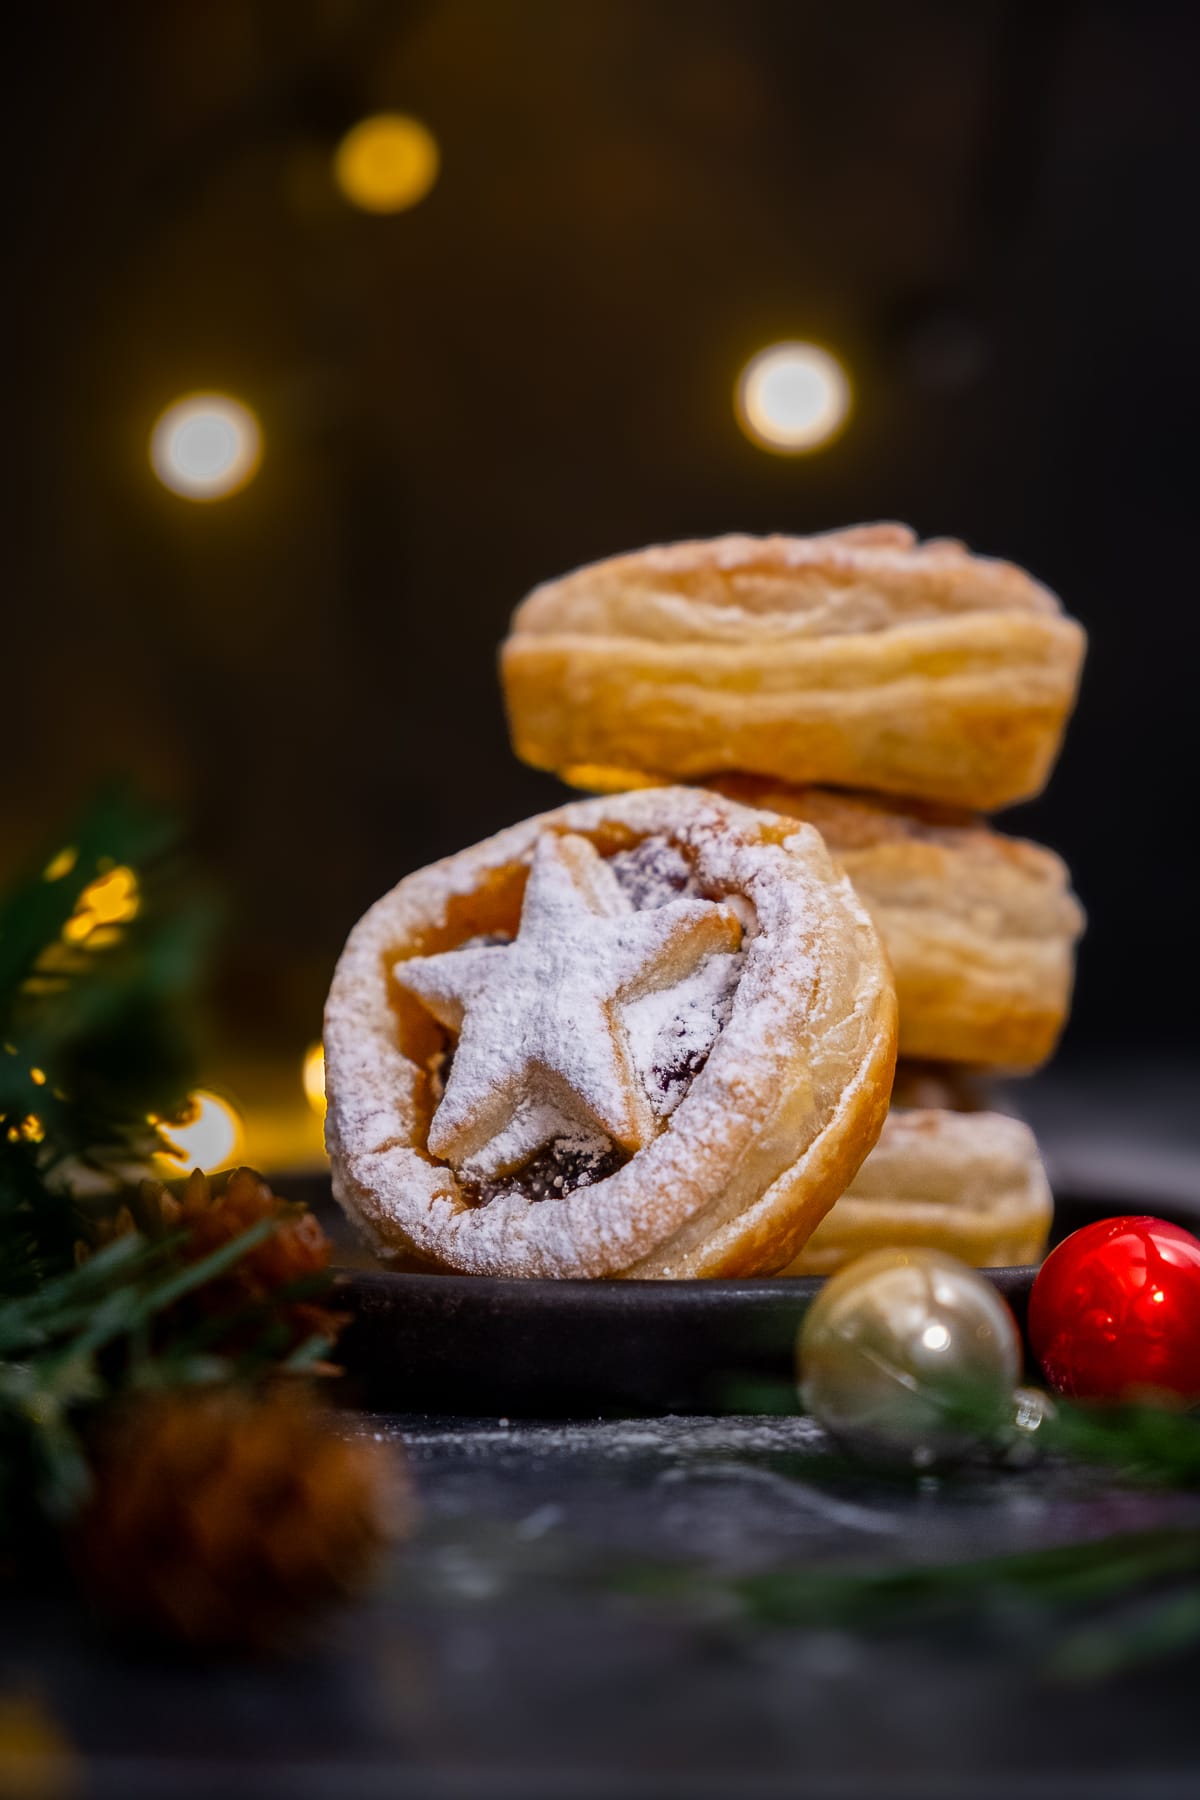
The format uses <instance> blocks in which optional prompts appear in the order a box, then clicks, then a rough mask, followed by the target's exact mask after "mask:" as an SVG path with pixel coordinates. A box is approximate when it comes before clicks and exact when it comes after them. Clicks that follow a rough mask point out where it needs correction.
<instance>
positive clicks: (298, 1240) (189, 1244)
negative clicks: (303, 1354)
mask: <svg viewBox="0 0 1200 1800" xmlns="http://www.w3.org/2000/svg"><path fill="white" fill-rule="evenodd" d="M137 1211H138V1216H139V1223H141V1225H142V1229H144V1230H146V1231H147V1232H148V1235H151V1236H157V1235H159V1234H160V1233H161V1232H163V1231H178V1230H183V1231H185V1232H186V1233H187V1237H186V1240H185V1244H184V1250H183V1254H184V1257H185V1259H186V1260H187V1261H188V1262H200V1261H201V1260H202V1259H203V1258H204V1257H206V1256H210V1255H211V1254H212V1252H213V1251H214V1250H219V1249H220V1248H221V1246H222V1245H223V1244H227V1243H229V1242H230V1241H231V1240H232V1239H233V1238H236V1237H240V1236H241V1234H242V1233H243V1232H244V1231H248V1230H249V1229H250V1227H251V1226H252V1225H257V1224H258V1223H259V1221H260V1220H262V1219H275V1220H277V1221H278V1224H277V1226H276V1229H275V1230H274V1231H273V1232H272V1233H271V1235H270V1236H269V1237H268V1238H266V1239H265V1240H264V1241H263V1242H262V1243H261V1244H258V1245H256V1246H255V1248H254V1249H252V1250H249V1251H247V1253H246V1255H245V1256H243V1257H241V1258H240V1259H239V1260H238V1262H236V1263H235V1264H234V1266H233V1267H232V1268H231V1269H229V1270H228V1271H227V1272H226V1273H225V1274H224V1275H221V1276H218V1277H217V1279H216V1280H214V1281H210V1282H207V1283H206V1284H205V1286H204V1287H202V1288H200V1289H198V1290H197V1292H196V1293H195V1294H194V1295H192V1296H191V1297H190V1300H189V1303H188V1309H189V1310H190V1311H193V1312H194V1311H199V1312H202V1313H204V1314H205V1315H206V1316H209V1317H220V1316H228V1317H231V1318H232V1317H234V1316H236V1315H237V1314H238V1313H240V1312H242V1311H243V1310H244V1309H247V1308H262V1307H263V1306H265V1305H270V1306H271V1310H272V1315H273V1317H274V1318H275V1319H277V1320H279V1321H280V1322H281V1323H282V1324H283V1325H285V1326H286V1328H287V1341H286V1343H284V1344H282V1345H281V1346H280V1352H281V1354H283V1355H286V1353H287V1351H288V1350H290V1349H294V1348H295V1347H296V1345H297V1344H302V1343H304V1342H305V1341H306V1340H307V1339H308V1338H311V1337H327V1338H330V1339H331V1340H332V1339H336V1337H337V1335H338V1332H339V1331H340V1330H341V1328H342V1326H343V1324H344V1323H345V1316H344V1314H342V1313H339V1312H336V1311H335V1310H334V1309H333V1308H332V1307H329V1306H326V1305H323V1304H322V1303H321V1301H320V1300H319V1299H313V1298H305V1297H303V1296H297V1295H294V1294H292V1295H285V1290H286V1289H288V1288H291V1287H293V1286H295V1285H297V1284H299V1283H302V1282H308V1283H311V1282H313V1281H314V1280H316V1279H317V1278H319V1277H321V1276H323V1275H324V1274H325V1272H326V1270H327V1269H328V1267H329V1261H330V1258H331V1256H332V1255H333V1245H332V1244H331V1243H330V1241H329V1239H328V1238H327V1237H326V1235H325V1233H324V1231H323V1230H322V1228H321V1225H320V1223H319V1221H318V1220H317V1219H316V1217H315V1216H314V1215H313V1214H312V1213H311V1212H309V1210H308V1208H307V1207H306V1206H302V1205H294V1204H293V1203H292V1202H290V1201H288V1200H281V1199H280V1198H279V1196H278V1195H277V1194H273V1193H272V1192H271V1189H270V1187H269V1186H268V1184H267V1183H266V1182H265V1181H264V1180H263V1178H262V1176H261V1175H259V1174H257V1173H256V1171H255V1170H254V1169H235V1171H234V1172H233V1174H232V1175H230V1176H229V1177H228V1179H227V1180H226V1182H225V1184H224V1186H222V1187H220V1188H214V1186H213V1184H212V1182H211V1181H210V1180H209V1178H208V1176H207V1175H205V1174H203V1173H202V1172H201V1170H199V1169H195V1170H193V1172H192V1174H191V1175H190V1176H189V1177H188V1180H187V1183H186V1185H185V1187H184V1190H183V1194H182V1197H181V1198H180V1199H178V1200H177V1199H175V1197H174V1195H172V1194H171V1192H170V1190H169V1189H167V1188H165V1187H163V1186H162V1184H161V1183H158V1182H148V1181H147V1182H143V1183H142V1187H141V1190H140V1193H139V1196H138V1203H137ZM280 1296H283V1297H280ZM249 1335H250V1336H251V1337H252V1336H253V1335H254V1333H253V1331H251V1332H250V1334H249ZM226 1347H227V1348H228V1347H231V1346H228V1345H227V1346H226Z"/></svg>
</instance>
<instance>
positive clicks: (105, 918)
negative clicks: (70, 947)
mask: <svg viewBox="0 0 1200 1800" xmlns="http://www.w3.org/2000/svg"><path fill="white" fill-rule="evenodd" d="M140 904H141V900H140V897H139V894H138V881H137V876H136V875H135V874H134V872H133V870H132V869H127V868H125V867H123V866H122V867H118V868H115V869H109V870H107V871H106V872H105V873H104V874H103V875H97V877H96V879H95V881H90V882H89V883H88V885H87V887H85V888H84V890H83V892H82V894H80V896H79V899H78V900H77V901H76V903H75V911H74V912H73V913H72V915H71V917H70V918H69V919H68V920H67V922H66V924H65V925H64V926H63V930H62V934H63V937H64V938H65V939H66V941H67V943H68V944H86V943H88V942H89V941H90V940H98V941H99V942H104V943H108V942H112V941H113V940H112V939H111V938H110V937H108V936H107V935H101V934H105V933H106V932H107V929H108V928H109V927H112V926H117V925H128V923H129V921H130V920H131V919H136V917H137V914H138V908H139V906H140Z"/></svg>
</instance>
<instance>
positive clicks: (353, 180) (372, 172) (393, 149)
mask: <svg viewBox="0 0 1200 1800" xmlns="http://www.w3.org/2000/svg"><path fill="white" fill-rule="evenodd" d="M440 166H441V153H440V152H439V150H438V146H437V139H436V138H435V137H434V135H433V133H432V132H431V131H430V130H429V128H428V127H427V126H425V125H422V123H421V121H420V119H413V118H410V117H409V116H408V114H407V113H374V114H372V116H371V117H370V118H369V119H362V120H360V122H359V123H358V124H357V125H355V126H353V127H352V128H351V129H350V130H349V131H348V132H347V133H346V135H345V137H344V138H343V139H342V141H341V143H340V144H339V145H338V147H337V150H336V152H335V153H334V159H333V173H334V178H335V179H336V181H337V184H338V186H339V188H340V189H341V190H342V193H343V195H344V196H345V198H346V199H347V200H348V201H349V202H350V204H351V206H357V207H358V208H359V210H360V211H362V212H371V213H396V212H405V211H406V210H407V209H408V208H409V207H410V206H415V205H416V204H417V202H418V201H419V200H423V199H424V198H425V196H426V194H427V193H428V192H429V190H430V188H431V187H432V186H433V184H434V182H435V181H436V180H437V178H438V169H439V167H440Z"/></svg>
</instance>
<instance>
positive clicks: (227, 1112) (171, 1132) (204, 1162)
mask: <svg viewBox="0 0 1200 1800" xmlns="http://www.w3.org/2000/svg"><path fill="white" fill-rule="evenodd" d="M154 1123H156V1124H157V1125H158V1128H159V1130H160V1132H161V1133H162V1138H163V1148H162V1152H161V1160H162V1162H163V1163H164V1164H165V1165H167V1167H168V1168H169V1169H170V1171H171V1172H172V1173H175V1174H179V1175H187V1174H190V1173H191V1171H192V1170H193V1169H204V1170H206V1171H208V1170H212V1169H223V1168H226V1167H227V1166H228V1165H229V1164H230V1163H231V1162H232V1161H233V1159H234V1157H235V1156H236V1154H237V1151H238V1148H239V1146H240V1144H241V1141H242V1121H241V1118H240V1116H239V1114H238V1112H237V1109H236V1107H234V1106H232V1105H231V1104H230V1102H229V1101H228V1100H226V1099H224V1098H223V1097H222V1096H221V1095H220V1094H213V1093H210V1092H209V1091H208V1090H207V1089H205V1088H198V1089H197V1090H196V1092H195V1093H194V1094H192V1095H191V1097H190V1106H189V1109H188V1112H187V1113H186V1114H185V1116H184V1117H183V1119H181V1120H179V1121H176V1120H174V1119H172V1120H169V1121H167V1120H155V1121H154Z"/></svg>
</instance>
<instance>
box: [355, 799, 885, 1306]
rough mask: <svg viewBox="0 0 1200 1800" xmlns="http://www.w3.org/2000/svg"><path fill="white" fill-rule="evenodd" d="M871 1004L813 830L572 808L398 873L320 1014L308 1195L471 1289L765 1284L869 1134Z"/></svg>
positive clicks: (855, 940)
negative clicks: (317, 1189)
mask: <svg viewBox="0 0 1200 1800" xmlns="http://www.w3.org/2000/svg"><path fill="white" fill-rule="evenodd" d="M895 1013H896V1007H895V992H894V989H893V986H892V981H891V975H890V971H889V968H888V964H887V959H886V955H885V953H884V951H883V949H882V946H881V944H880V942H879V939H878V936H877V934H876V932H875V929H874V927H873V925H872V923H871V920H870V917H869V915H868V913H867V912H866V910H865V908H864V907H863V905H862V902H861V901H860V900H859V898H858V896H857V895H856V894H855V892H854V890H853V888H852V886H851V885H850V883H849V881H848V880H847V879H846V877H845V876H844V875H843V874H842V873H841V872H840V871H838V870H837V869H835V867H834V865H833V864H832V862H831V861H830V858H829V856H828V853H827V852H826V850H825V847H824V845H823V843H822V841H821V839H820V837H819V835H818V834H817V832H816V831H815V830H813V829H812V828H811V827H810V826H808V825H805V824H802V823H797V821H795V820H794V819H785V818H782V817H778V816H775V815H773V814H770V813H766V812H760V811H755V810H751V809H749V808H746V807H742V806H739V805H737V804H736V803H734V802H732V801H729V800H725V799H723V798H721V797H719V796H716V795H712V794H706V793H703V792H698V791H695V790H692V789H678V788H658V789H654V790H652V791H647V792H642V793H636V794H626V795H623V796H620V797H614V798H611V799H599V800H590V801H580V802H578V803H576V804H574V805H569V806H564V807H562V808H560V809H558V810H557V811H554V812H550V813H545V814H543V815H542V816H541V817H539V818H535V819H530V820H527V821H526V822H525V823H524V824H521V825H516V826H513V827H512V828H511V829H509V830H507V831H502V832H501V833H499V835H498V836H496V837H493V838H490V839H488V840H487V841H486V842H485V843H482V844H478V845H476V846H475V847H474V848H473V849H470V850H465V851H463V852H461V853H460V854H459V855H457V856H451V857H448V858H447V859H446V860H444V861H443V862H440V863H436V864H434V865H433V866H432V867H430V868H427V869H422V870H419V871H418V872H417V873H416V874H414V875H410V876H408V877H407V878H406V879H405V880H403V881H402V882H400V884H399V886H398V887H396V888H394V889H393V890H392V892H391V893H390V894H387V895H385V897H384V898H383V899H382V900H380V901H379V902H378V903H377V904H376V905H375V906H374V907H372V908H371V910H370V911H369V912H368V913H367V914H366V916H365V917H364V918H363V919H362V920H361V921H360V923H359V924H358V925H357V926H356V927H355V929H354V931H353V932H352V933H351V935H350V939H349V941H348V943H347V945H346V948H345V950H344V952H343V954H342V956H341V959H340V961H339V963H338V966H337V970H336V973H335V975H334V979H333V985H332V988H331V991H330V996H329V1002H328V1007H327V1010H326V1019H325V1047H326V1082H327V1090H328V1100H329V1105H328V1114H327V1133H328V1143H329V1151H330V1157H331V1160H332V1164H333V1178H334V1191H335V1193H336V1194H337V1197H338V1199H339V1200H340V1202H341V1203H342V1205H343V1206H344V1207H345V1209H346V1211H347V1212H348V1213H349V1214H350V1216H351V1217H352V1218H353V1219H354V1220H356V1221H357V1222H358V1224H359V1225H360V1226H361V1227H362V1229H363V1230H364V1232H365V1234H366V1235H367V1237H368V1238H369V1240H370V1241H371V1243H372V1244H373V1245H374V1247H375V1248H376V1250H377V1251H379V1252H380V1253H381V1254H382V1255H384V1256H385V1257H387V1258H389V1259H390V1260H393V1261H398V1262H401V1263H404V1264H406V1265H407V1266H410V1267H413V1266H417V1267H421V1266H424V1267H427V1268H433V1269H444V1270H457V1271H460V1272H464V1273H473V1274H480V1275H495V1276H551V1277H572V1276H574V1277H589V1278H595V1277H603V1276H664V1277H683V1276H718V1275H750V1274H770V1273H772V1272H774V1271H776V1270H778V1269H781V1268H782V1267H784V1266H785V1265H786V1264H787V1263H788V1262H790V1261H791V1259H792V1258H793V1257H795V1256H796V1255H797V1253H798V1252H799V1250H800V1248H801V1246H802V1245H803V1244H804V1242H805V1240H806V1239H807V1237H808V1236H809V1234H810V1233H811V1232H812V1230H813V1229H814V1227H815V1226H816V1224H817V1222H818V1220H819V1219H820V1218H821V1217H822V1215H823V1214H824V1213H825V1212H826V1211H827V1209H828V1208H829V1207H830V1206H831V1205H832V1203H833V1202H834V1200H835V1199H836V1198H837V1196H838V1195H839V1194H840V1193H842V1191H843V1190H844V1189H845V1187H846V1185H847V1183H848V1182H849V1181H850V1179H851V1178H852V1176H853V1175H854V1173H855V1171H856V1170H857V1168H858V1166H859V1164H860V1163H861V1162H862V1160H863V1158H864V1157H865V1156H866V1154H867V1152H868V1151H869V1150H870V1148H871V1146H872V1145H873V1144H874V1142H875V1140H876V1138H877V1137H878V1135H879V1131H880V1128H881V1126H882V1123H883V1119H884V1116H885V1114H886V1111H887V1104H888V1095H889V1092H890V1089H891V1083H892V1073H893V1066H894V1060H895V1034H896V1024H895Z"/></svg>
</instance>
